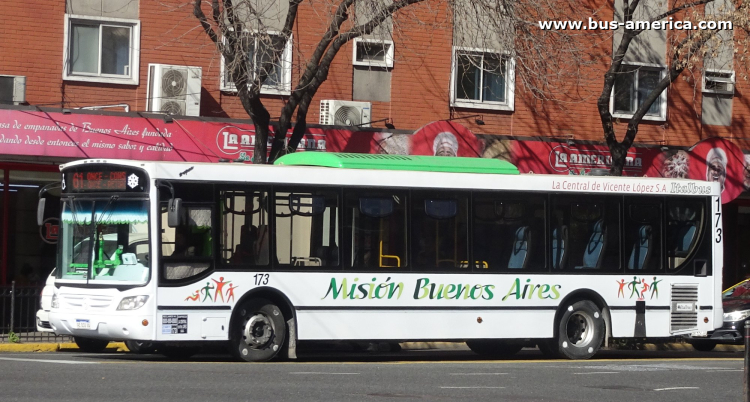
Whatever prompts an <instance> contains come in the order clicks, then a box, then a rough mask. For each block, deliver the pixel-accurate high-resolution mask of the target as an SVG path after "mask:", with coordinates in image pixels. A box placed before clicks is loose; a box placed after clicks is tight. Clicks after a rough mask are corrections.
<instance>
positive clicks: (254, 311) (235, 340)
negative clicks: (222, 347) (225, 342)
mask: <svg viewBox="0 0 750 402" xmlns="http://www.w3.org/2000/svg"><path fill="white" fill-rule="evenodd" d="M286 332H287V331H286V321H285V320H284V315H283V314H282V313H281V309H280V308H279V307H278V306H276V305H275V304H273V303H272V302H271V301H269V300H266V299H252V300H249V301H247V302H245V303H244V304H243V305H242V306H241V307H240V308H239V309H238V310H237V312H236V313H235V315H234V318H233V322H232V334H231V336H230V338H229V342H230V344H229V345H230V350H231V352H232V355H233V356H234V357H235V358H237V359H238V360H241V361H246V362H265V361H269V360H272V359H273V358H275V357H276V356H278V355H279V353H281V351H282V348H283V347H284V341H285V340H286Z"/></svg>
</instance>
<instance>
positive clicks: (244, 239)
mask: <svg viewBox="0 0 750 402" xmlns="http://www.w3.org/2000/svg"><path fill="white" fill-rule="evenodd" d="M219 199H220V202H221V203H222V216H221V247H220V250H221V260H222V261H223V263H224V264H228V265H233V266H257V265H268V262H269V259H268V207H267V205H268V204H267V200H268V192H266V191H259V190H242V189H232V190H223V191H220V193H219Z"/></svg>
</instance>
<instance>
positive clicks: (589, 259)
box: [550, 196, 622, 272]
mask: <svg viewBox="0 0 750 402" xmlns="http://www.w3.org/2000/svg"><path fill="white" fill-rule="evenodd" d="M620 199H621V198H620V197H615V196H602V197H593V196H591V197H590V201H588V200H587V201H586V202H581V201H579V200H578V199H574V198H567V199H560V200H554V201H555V203H556V204H555V205H554V207H553V209H552V211H551V212H552V213H551V218H552V222H551V225H552V226H551V228H550V230H551V231H552V247H551V249H552V254H553V255H552V259H551V261H552V266H553V267H554V268H555V269H557V267H558V265H559V266H561V267H562V269H573V270H602V271H610V272H612V271H619V270H620V269H621V268H622V262H621V261H620V246H619V244H620V214H621V208H620V206H621V201H620ZM563 227H564V228H567V237H566V238H565V240H563V237H562V236H563V231H564V229H563ZM563 241H564V246H563Z"/></svg>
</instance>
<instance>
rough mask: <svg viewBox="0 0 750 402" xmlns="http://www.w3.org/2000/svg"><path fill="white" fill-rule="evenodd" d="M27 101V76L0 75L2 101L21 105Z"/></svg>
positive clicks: (0, 98) (0, 99)
mask: <svg viewBox="0 0 750 402" xmlns="http://www.w3.org/2000/svg"><path fill="white" fill-rule="evenodd" d="M24 102H26V77H24V76H22V75H0V103H4V104H13V105H20V104H21V103H24Z"/></svg>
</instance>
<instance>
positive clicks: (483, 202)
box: [473, 193, 545, 272]
mask: <svg viewBox="0 0 750 402" xmlns="http://www.w3.org/2000/svg"><path fill="white" fill-rule="evenodd" d="M473 211H474V213H473V215H474V216H473V231H474V241H473V252H474V269H475V270H478V271H479V272H487V270H489V271H495V272H497V271H498V270H508V271H517V270H521V269H523V270H529V271H537V272H541V271H544V270H545V267H544V247H545V240H544V237H545V230H544V221H545V218H544V217H545V200H544V198H543V197H539V196H537V195H533V194H512V195H507V196H506V195H499V194H486V193H485V194H482V193H476V194H475V195H474V197H473Z"/></svg>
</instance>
